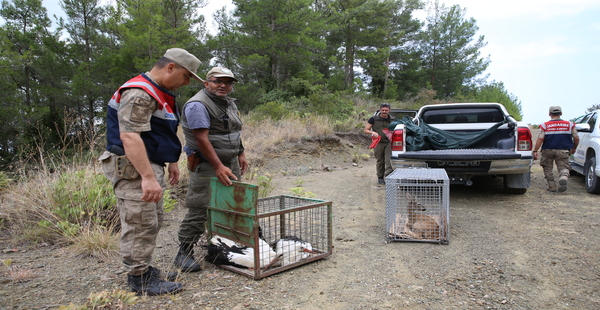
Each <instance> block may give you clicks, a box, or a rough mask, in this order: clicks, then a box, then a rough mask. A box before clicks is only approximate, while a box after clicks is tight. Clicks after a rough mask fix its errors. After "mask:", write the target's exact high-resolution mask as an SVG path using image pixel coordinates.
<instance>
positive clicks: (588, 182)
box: [583, 157, 600, 194]
mask: <svg viewBox="0 0 600 310" xmlns="http://www.w3.org/2000/svg"><path fill="white" fill-rule="evenodd" d="M583 173H584V175H585V190H587V192H588V193H590V194H600V180H599V178H598V177H597V176H596V157H592V158H590V159H588V160H587V161H586V162H585V166H584V168H583Z"/></svg>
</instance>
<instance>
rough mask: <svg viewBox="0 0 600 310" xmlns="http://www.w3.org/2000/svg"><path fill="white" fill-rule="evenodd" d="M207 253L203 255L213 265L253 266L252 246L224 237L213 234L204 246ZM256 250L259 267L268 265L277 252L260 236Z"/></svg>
mask: <svg viewBox="0 0 600 310" xmlns="http://www.w3.org/2000/svg"><path fill="white" fill-rule="evenodd" d="M205 248H206V250H207V254H206V256H205V257H204V260H206V261H207V262H209V263H212V264H215V265H230V266H235V267H241V268H250V269H252V268H254V248H253V247H249V246H245V245H241V244H238V243H236V242H234V241H232V240H229V239H227V238H225V237H221V236H216V235H215V236H214V237H212V238H211V239H210V241H209V244H208V245H207V246H206V247H205ZM258 251H259V259H260V262H259V263H260V267H261V268H263V267H265V266H267V265H270V263H271V261H273V260H274V259H275V257H276V256H277V253H275V251H273V249H272V248H271V246H270V245H269V244H268V243H267V242H266V241H265V240H264V239H262V238H258Z"/></svg>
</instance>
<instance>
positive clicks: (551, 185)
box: [546, 181, 556, 193]
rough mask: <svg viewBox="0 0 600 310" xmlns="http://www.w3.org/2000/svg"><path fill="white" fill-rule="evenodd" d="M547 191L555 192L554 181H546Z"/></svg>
mask: <svg viewBox="0 0 600 310" xmlns="http://www.w3.org/2000/svg"><path fill="white" fill-rule="evenodd" d="M546 190H547V191H549V192H552V193H555V192H556V183H554V181H548V189H546Z"/></svg>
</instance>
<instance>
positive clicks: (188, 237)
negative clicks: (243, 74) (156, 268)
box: [174, 67, 248, 272]
mask: <svg viewBox="0 0 600 310" xmlns="http://www.w3.org/2000/svg"><path fill="white" fill-rule="evenodd" d="M236 81H237V79H236V78H235V76H234V75H233V73H232V72H231V71H230V70H229V69H227V68H222V67H215V68H212V69H211V70H210V71H209V72H208V73H207V75H206V80H205V81H204V89H202V90H201V91H199V92H198V93H197V94H196V95H194V96H193V97H192V98H190V100H188V102H187V103H186V104H185V105H184V106H183V108H182V110H183V113H182V115H181V126H182V128H183V134H184V136H185V147H184V151H185V152H186V154H187V155H188V169H189V170H190V181H189V186H188V191H187V194H186V196H185V206H186V207H187V208H188V212H187V214H186V215H185V217H184V218H183V220H182V221H181V225H180V226H179V242H180V246H179V251H178V253H177V256H176V257H175V262H174V264H175V266H177V267H180V268H181V269H182V271H186V272H194V271H200V269H201V267H200V265H199V264H198V263H197V262H196V261H195V260H194V256H193V255H194V251H193V247H194V245H195V244H196V243H197V242H198V240H199V239H200V236H201V235H202V234H203V233H204V230H205V223H206V221H207V214H206V211H207V209H206V208H207V207H208V205H209V202H210V201H209V199H210V178H211V177H217V178H218V179H219V181H220V182H221V183H222V184H223V185H227V186H229V185H231V184H233V183H232V182H231V179H233V180H238V179H239V178H240V177H241V175H243V174H244V173H245V172H246V170H247V169H248V162H247V161H246V155H245V154H244V147H243V146H242V139H241V131H242V120H241V117H240V113H239V112H238V109H237V106H236V104H235V99H234V98H231V97H229V94H231V92H232V91H233V84H234V83H235V82H236Z"/></svg>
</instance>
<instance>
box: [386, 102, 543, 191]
mask: <svg viewBox="0 0 600 310" xmlns="http://www.w3.org/2000/svg"><path fill="white" fill-rule="evenodd" d="M413 122H414V123H415V124H417V125H419V126H421V125H420V122H425V124H427V125H429V126H431V127H433V128H437V129H441V130H442V131H441V132H442V135H444V133H448V134H449V135H453V134H455V135H454V136H452V139H454V140H455V141H461V143H460V144H461V145H465V144H466V146H464V147H461V148H444V147H441V148H440V147H439V146H436V145H435V143H426V144H427V145H426V147H425V148H422V149H420V150H414V147H411V141H414V139H412V137H411V136H412V134H413V133H412V132H409V131H410V128H411V127H414V126H412V125H409V126H407V125H405V124H404V123H398V124H396V126H395V128H393V129H394V130H393V132H392V139H391V140H392V142H391V143H392V166H394V168H395V169H399V168H400V169H402V168H414V167H429V168H443V169H445V170H446V172H447V173H448V177H449V178H450V183H451V184H464V185H467V186H470V185H472V184H473V181H472V180H471V178H472V177H473V176H478V175H494V176H501V177H503V178H504V189H505V191H507V192H509V193H515V194H524V193H525V192H527V188H529V184H530V171H531V165H532V163H533V156H532V153H531V150H532V144H533V143H532V136H531V130H530V129H529V126H527V124H526V123H523V122H517V121H516V120H515V119H514V118H513V117H512V116H510V115H509V114H508V112H507V110H506V108H505V107H504V106H503V105H501V104H499V103H449V104H435V105H426V106H423V107H421V108H420V109H419V111H418V112H417V115H416V117H415V118H414V119H413ZM500 122H503V123H502V124H500ZM492 127H497V128H496V129H495V130H490V131H489V132H488V133H489V135H488V136H486V137H485V138H481V139H479V140H478V141H476V140H477V139H476V138H473V135H475V136H476V135H478V134H479V133H481V132H484V131H486V130H488V129H490V128H492ZM390 129H391V128H390ZM463 133H466V134H469V133H470V134H471V136H470V137H468V138H464V135H463ZM434 138H435V137H433V139H434ZM424 140H425V142H427V138H425V139H424ZM469 140H471V141H469ZM432 142H433V141H432ZM471 142H473V143H471ZM469 144H470V145H469ZM436 147H437V148H438V149H434V148H436Z"/></svg>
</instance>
